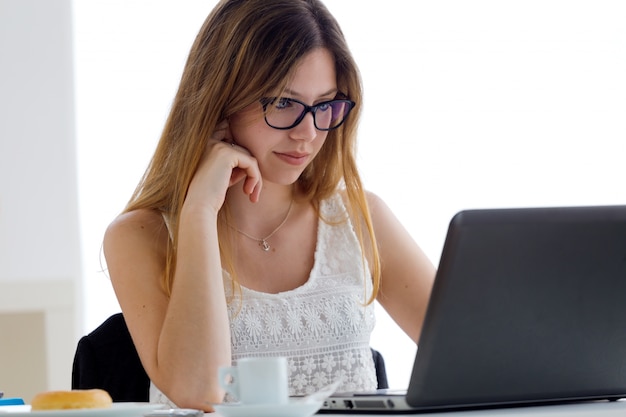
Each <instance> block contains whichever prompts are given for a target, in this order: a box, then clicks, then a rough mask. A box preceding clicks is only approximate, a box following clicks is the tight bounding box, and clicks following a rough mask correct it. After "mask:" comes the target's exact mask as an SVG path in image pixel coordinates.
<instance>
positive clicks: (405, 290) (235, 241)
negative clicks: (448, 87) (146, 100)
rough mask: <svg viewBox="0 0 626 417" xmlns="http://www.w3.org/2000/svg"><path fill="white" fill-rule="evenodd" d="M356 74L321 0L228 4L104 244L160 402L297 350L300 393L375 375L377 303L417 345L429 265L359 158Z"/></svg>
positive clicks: (203, 39) (206, 32)
mask: <svg viewBox="0 0 626 417" xmlns="http://www.w3.org/2000/svg"><path fill="white" fill-rule="evenodd" d="M360 109H361V86H360V79H359V75H358V70H357V68H356V65H355V63H354V61H353V59H352V57H351V54H350V52H349V50H348V48H347V46H346V42H345V39H344V37H343V35H342V33H341V30H340V28H339V26H338V25H337V23H336V21H335V19H334V18H333V17H332V16H331V15H330V13H329V12H328V11H327V10H326V8H325V7H324V6H323V5H322V4H321V3H320V2H319V1H317V0H247V1H242V0H226V1H222V2H220V3H219V4H218V5H217V6H216V8H215V9H214V10H213V11H212V13H211V14H210V15H209V16H208V18H207V20H206V22H205V23H204V25H203V27H202V29H201V30H200V33H199V34H198V36H197V38H196V40H195V42H194V45H193V47H192V49H191V52H190V55H189V58H188V61H187V64H186V66H185V69H184V72H183V76H182V80H181V83H180V87H179V90H178V92H177V95H176V98H175V100H174V103H173V105H172V110H171V113H170V115H169V118H168V120H167V123H166V126H165V128H164V131H163V134H162V136H161V139H160V142H159V144H158V147H157V149H156V152H155V154H154V156H153V159H152V161H151V163H150V165H149V167H148V169H147V171H146V173H145V175H144V177H143V179H142V180H141V182H140V183H139V185H138V187H137V189H136V191H135V193H134V195H133V196H132V198H131V200H130V202H129V204H128V206H127V207H126V209H125V210H124V213H122V214H121V215H120V216H119V217H118V218H117V219H115V221H114V222H113V223H112V224H111V225H110V226H109V228H108V229H107V232H106V234H105V239H104V251H105V256H106V261H107V266H108V269H109V273H110V276H111V280H112V282H113V286H114V289H115V292H116V295H117V298H118V300H119V302H120V305H121V308H122V311H123V313H124V316H125V318H126V322H127V324H128V327H129V330H130V333H131V335H132V337H133V341H134V343H135V345H136V348H137V351H138V353H139V356H140V358H141V360H142V363H143V365H144V368H145V369H146V372H147V373H148V376H149V377H150V380H151V382H152V387H151V401H168V400H169V401H171V402H172V403H173V404H175V405H177V406H179V407H189V408H198V409H203V410H211V404H213V403H217V402H220V401H222V399H223V391H222V390H221V389H220V388H219V386H218V381H217V377H216V375H217V369H218V368H219V367H220V366H224V365H229V364H231V362H233V361H236V360H237V359H239V358H241V357H245V356H264V355H266V356H267V355H270V356H287V357H288V360H289V366H290V376H289V377H290V378H289V380H290V390H291V394H305V393H307V392H311V391H315V390H316V389H318V388H319V387H320V386H323V385H326V384H327V383H330V382H333V381H334V380H338V379H341V381H342V386H341V387H340V390H371V389H374V388H375V387H376V377H375V370H374V365H373V362H372V359H371V353H370V349H369V337H370V333H371V330H372V328H373V325H374V316H373V310H374V307H373V301H374V300H378V301H379V302H380V304H381V305H382V306H383V307H384V308H385V309H386V310H387V311H388V312H389V313H390V315H391V316H392V317H393V318H394V320H395V321H396V322H397V323H398V324H399V325H400V327H401V328H402V329H403V330H404V331H405V332H406V333H407V334H408V335H409V336H410V337H411V338H412V339H413V340H414V341H415V342H416V343H417V341H418V337H419V333H420V329H421V323H422V320H423V316H424V313H425V308H426V304H427V300H428V297H429V294H430V288H431V285H432V280H433V277H434V268H433V266H432V264H431V263H430V262H429V261H428V259H427V258H426V257H425V256H424V254H423V253H422V251H421V250H420V249H419V247H418V246H417V245H416V244H415V242H414V241H413V240H412V239H411V237H410V236H409V234H408V233H407V231H406V230H405V229H404V228H403V227H402V226H401V225H400V224H399V222H398V221H397V219H396V218H395V217H394V216H393V214H392V213H391V212H390V210H389V209H388V208H387V207H386V206H385V204H384V203H383V202H382V201H381V200H380V199H379V198H377V197H376V196H375V195H373V194H371V193H366V192H365V191H364V190H363V188H362V185H361V181H360V179H359V175H358V171H357V167H356V163H355V141H356V130H357V122H358V116H359V112H360Z"/></svg>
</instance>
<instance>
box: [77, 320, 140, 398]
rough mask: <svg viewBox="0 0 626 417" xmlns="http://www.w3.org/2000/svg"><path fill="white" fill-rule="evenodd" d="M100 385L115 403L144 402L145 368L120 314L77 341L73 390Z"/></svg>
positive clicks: (98, 386)
mask: <svg viewBox="0 0 626 417" xmlns="http://www.w3.org/2000/svg"><path fill="white" fill-rule="evenodd" d="M91 388H101V389H104V390H106V391H107V392H108V393H109V394H110V395H111V398H112V399H113V401H114V402H147V401H148V398H149V397H150V379H149V378H148V375H147V374H146V371H144V369H143V366H142V365H141V361H140V360H139V355H137V350H135V345H134V344H133V340H132V339H131V337H130V333H129V332H128V328H127V327H126V321H125V320H124V316H123V315H122V313H117V314H114V315H112V316H111V317H109V318H108V319H106V320H105V321H104V323H102V324H101V325H100V326H98V327H97V328H96V329H95V330H94V331H92V332H91V333H89V334H88V335H86V336H83V337H82V338H81V339H80V340H79V341H78V347H77V348H76V354H75V355H74V365H73V367H72V389H91Z"/></svg>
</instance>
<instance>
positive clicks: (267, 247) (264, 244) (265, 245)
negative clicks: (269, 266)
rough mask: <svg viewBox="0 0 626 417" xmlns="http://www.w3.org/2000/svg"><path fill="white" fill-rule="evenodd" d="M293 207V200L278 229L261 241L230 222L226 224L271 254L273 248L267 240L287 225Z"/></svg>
mask: <svg viewBox="0 0 626 417" xmlns="http://www.w3.org/2000/svg"><path fill="white" fill-rule="evenodd" d="M292 207H293V199H292V200H291V202H290V203H289V209H287V214H285V218H284V219H283V221H282V222H281V223H280V224H279V225H278V226H277V227H276V229H274V230H272V233H270V234H269V235H267V236H265V237H264V238H261V239H259V238H258V237H254V236H251V235H249V234H247V233H246V232H244V231H242V230H239V229H237V228H236V227H235V226H233V225H232V224H230V223H228V222H226V224H227V225H228V227H230V228H231V229H233V230H234V231H235V232H237V233H241V234H242V235H244V236H245V237H247V238H248V239H252V240H256V241H257V242H259V246H260V247H261V249H262V250H263V251H265V252H269V250H270V248H271V246H270V244H269V243H267V239H269V238H271V237H272V236H274V234H275V233H276V232H278V229H280V228H281V227H283V226H284V225H285V223H287V219H288V218H289V213H291V208H292Z"/></svg>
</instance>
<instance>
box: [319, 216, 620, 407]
mask: <svg viewBox="0 0 626 417" xmlns="http://www.w3.org/2000/svg"><path fill="white" fill-rule="evenodd" d="M622 397H624V398H626V206H605V207H562V208H519V209H485V210H467V211H462V212H460V213H458V214H456V215H455V216H454V217H453V219H452V220H451V222H450V225H449V229H448V233H447V236H446V240H445V243H444V248H443V252H442V255H441V258H440V264H439V268H438V272H437V276H436V279H435V283H434V287H433V291H432V294H431V297H430V302H429V305H428V309H427V313H426V318H425V322H424V325H423V329H422V334H421V337H420V343H419V348H418V349H417V354H416V357H415V361H414V364H413V371H412V374H411V378H410V382H409V386H408V389H407V390H406V391H404V392H395V393H394V392H385V391H377V392H375V393H336V394H334V395H333V396H331V397H330V398H328V399H327V400H326V402H325V403H324V405H323V407H322V412H324V411H327V412H333V413H338V412H354V413H363V412H382V413H386V414H389V413H392V412H394V411H397V412H410V413H419V412H435V411H447V410H459V409H474V408H492V407H506V406H518V405H538V404H547V403H563V402H571V401H580V400H616V399H619V398H622Z"/></svg>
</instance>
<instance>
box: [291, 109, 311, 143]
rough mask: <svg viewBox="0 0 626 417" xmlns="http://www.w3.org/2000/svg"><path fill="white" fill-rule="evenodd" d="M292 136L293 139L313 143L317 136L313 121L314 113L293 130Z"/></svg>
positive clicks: (306, 115) (309, 114)
mask: <svg viewBox="0 0 626 417" xmlns="http://www.w3.org/2000/svg"><path fill="white" fill-rule="evenodd" d="M290 136H291V138H292V139H296V140H305V141H311V140H313V139H315V137H316V136H317V128H316V127H315V121H314V120H313V113H311V112H309V113H308V114H305V115H304V118H303V119H302V121H300V123H298V125H297V126H294V127H293V128H292V129H291V132H290Z"/></svg>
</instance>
